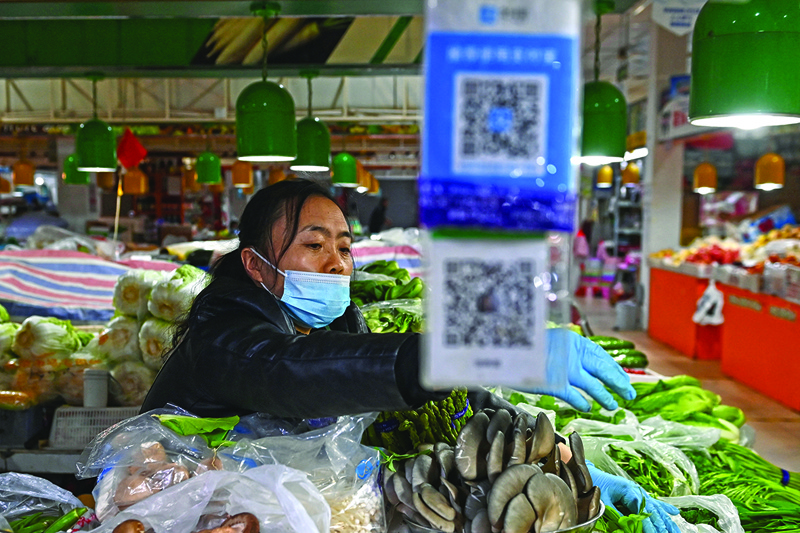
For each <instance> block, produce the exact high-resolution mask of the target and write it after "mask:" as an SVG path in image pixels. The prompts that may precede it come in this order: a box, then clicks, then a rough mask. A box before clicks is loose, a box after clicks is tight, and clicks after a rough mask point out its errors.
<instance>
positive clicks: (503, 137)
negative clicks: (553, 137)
mask: <svg viewBox="0 0 800 533" xmlns="http://www.w3.org/2000/svg"><path fill="white" fill-rule="evenodd" d="M455 105H456V110H455V111H456V116H455V119H456V120H455V132H454V134H455V139H456V142H455V154H454V166H455V169H456V170H457V171H460V172H467V173H470V171H473V170H474V171H479V170H480V169H483V168H484V164H486V163H494V164H500V165H501V166H504V165H506V166H507V165H512V166H514V167H515V168H523V169H524V172H526V173H533V174H535V175H540V174H542V173H543V167H544V158H545V155H546V146H545V141H546V138H547V136H546V134H545V133H546V127H547V78H546V77H544V76H540V75H526V76H517V75H515V76H496V75H495V76H488V75H476V74H469V75H466V74H464V75H460V76H457V77H456V104H455ZM499 170H501V171H502V170H504V169H499Z"/></svg>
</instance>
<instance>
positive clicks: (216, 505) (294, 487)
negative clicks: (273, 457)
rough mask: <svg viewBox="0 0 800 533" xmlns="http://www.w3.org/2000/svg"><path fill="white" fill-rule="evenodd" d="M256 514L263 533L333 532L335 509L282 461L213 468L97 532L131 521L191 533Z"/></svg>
mask: <svg viewBox="0 0 800 533" xmlns="http://www.w3.org/2000/svg"><path fill="white" fill-rule="evenodd" d="M242 512H248V513H252V514H254V515H255V516H256V517H257V518H258V520H259V523H260V526H261V531H263V532H276V533H277V532H297V533H328V531H330V508H329V506H328V505H327V503H326V502H325V499H324V498H323V497H322V496H321V495H320V493H319V491H318V490H317V489H316V488H315V487H314V486H313V485H312V484H311V483H310V482H309V481H308V479H307V478H306V475H305V474H304V473H302V472H299V471H297V470H295V469H292V468H288V467H285V466H281V465H265V466H261V467H258V468H254V469H252V470H249V471H247V472H208V473H206V474H204V475H202V476H198V477H195V478H192V479H190V480H188V481H186V482H184V483H181V484H179V485H176V486H174V487H171V488H170V490H168V491H163V492H159V493H157V494H155V495H153V496H150V497H149V498H147V499H145V500H142V501H140V502H139V503H137V504H135V505H133V506H131V507H129V508H128V509H126V510H124V511H122V512H120V513H119V514H118V515H116V516H115V517H113V518H111V519H108V520H106V521H104V522H103V524H102V525H101V526H100V527H99V528H97V529H95V530H94V532H95V533H111V532H112V531H113V529H114V528H115V527H116V526H117V525H119V524H120V523H122V522H123V521H125V520H128V519H135V520H140V521H141V522H142V523H144V525H145V527H146V528H152V529H153V531H154V532H155V533H191V532H193V531H196V530H197V529H198V527H197V526H198V524H199V523H201V524H202V526H201V527H204V528H206V527H207V528H213V527H216V526H218V525H220V524H221V523H222V522H223V520H224V517H225V516H226V515H228V514H238V513H242Z"/></svg>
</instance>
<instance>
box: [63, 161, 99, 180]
mask: <svg viewBox="0 0 800 533" xmlns="http://www.w3.org/2000/svg"><path fill="white" fill-rule="evenodd" d="M91 178H92V177H91V175H90V174H89V173H88V172H83V171H81V170H78V156H77V155H75V154H70V155H68V156H67V157H66V159H64V168H63V169H62V171H61V179H63V180H64V183H67V184H69V185H89V182H90V181H91Z"/></svg>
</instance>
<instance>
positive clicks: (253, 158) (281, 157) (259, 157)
mask: <svg viewBox="0 0 800 533" xmlns="http://www.w3.org/2000/svg"><path fill="white" fill-rule="evenodd" d="M295 159H296V158H295V157H289V156H285V155H246V156H241V157H239V160H240V161H255V162H260V163H268V162H273V161H274V162H280V161H294V160H295Z"/></svg>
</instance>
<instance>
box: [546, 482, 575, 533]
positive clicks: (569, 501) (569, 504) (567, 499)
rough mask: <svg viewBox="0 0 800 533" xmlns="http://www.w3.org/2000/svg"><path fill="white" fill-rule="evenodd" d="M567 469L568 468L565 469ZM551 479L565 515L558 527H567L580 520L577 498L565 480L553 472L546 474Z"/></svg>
mask: <svg viewBox="0 0 800 533" xmlns="http://www.w3.org/2000/svg"><path fill="white" fill-rule="evenodd" d="M564 470H566V469H564ZM545 476H546V477H547V478H548V479H550V481H551V482H552V484H553V487H555V489H556V491H557V494H558V503H559V505H560V506H561V509H562V510H563V511H564V516H563V518H562V519H561V524H559V526H558V529H567V528H570V527H572V526H574V525H575V524H576V523H577V522H578V506H577V503H576V501H575V498H574V497H573V496H572V490H570V488H569V487H568V486H567V484H566V483H564V480H563V479H561V478H560V477H558V476H555V475H553V474H545Z"/></svg>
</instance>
